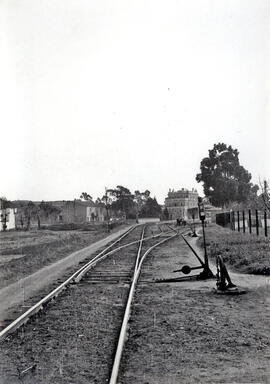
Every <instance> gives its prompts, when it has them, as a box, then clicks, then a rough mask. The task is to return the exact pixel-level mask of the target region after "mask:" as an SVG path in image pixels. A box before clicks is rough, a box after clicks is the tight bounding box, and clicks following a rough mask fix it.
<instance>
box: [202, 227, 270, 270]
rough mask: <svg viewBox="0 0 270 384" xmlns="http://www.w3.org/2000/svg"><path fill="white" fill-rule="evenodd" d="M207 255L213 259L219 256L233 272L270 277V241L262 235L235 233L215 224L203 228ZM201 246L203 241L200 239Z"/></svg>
mask: <svg viewBox="0 0 270 384" xmlns="http://www.w3.org/2000/svg"><path fill="white" fill-rule="evenodd" d="M205 237H206V244H207V250H208V255H209V256H210V258H212V259H215V257H216V255H217V254H221V256H222V257H223V260H224V262H225V263H226V264H227V265H229V266H231V267H232V268H233V269H234V270H236V271H239V272H243V273H251V274H262V275H270V240H269V237H265V236H263V235H259V236H257V235H255V234H249V233H245V234H244V233H240V232H235V231H232V230H230V229H227V228H223V227H221V226H218V225H216V224H211V225H209V226H207V227H206V228H205ZM200 245H201V246H203V240H202V239H200Z"/></svg>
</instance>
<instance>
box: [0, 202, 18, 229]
mask: <svg viewBox="0 0 270 384" xmlns="http://www.w3.org/2000/svg"><path fill="white" fill-rule="evenodd" d="M16 211H17V210H16V208H5V209H0V231H4V226H5V224H6V230H9V229H14V228H15V227H16V225H15V214H16Z"/></svg>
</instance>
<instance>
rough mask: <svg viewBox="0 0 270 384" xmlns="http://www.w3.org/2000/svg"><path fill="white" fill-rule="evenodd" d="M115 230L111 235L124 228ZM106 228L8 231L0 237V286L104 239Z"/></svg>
mask: <svg viewBox="0 0 270 384" xmlns="http://www.w3.org/2000/svg"><path fill="white" fill-rule="evenodd" d="M125 225H126V224H124V223H121V226H120V225H119V226H115V228H113V230H112V232H113V231H116V230H118V229H120V228H121V227H124V226H125ZM107 235H108V232H107V226H106V225H105V224H102V225H92V226H90V225H88V226H87V228H86V226H81V227H78V228H77V227H76V229H72V230H66V229H63V228H62V229H59V228H57V229H56V230H48V229H45V230H38V229H32V230H30V231H8V232H1V233H0V266H1V268H0V286H1V287H3V286H6V285H8V284H11V283H13V282H14V281H17V280H19V279H21V278H23V277H25V276H27V275H30V274H31V273H33V272H36V271H37V270H38V269H40V268H41V267H43V266H45V265H48V264H51V263H53V262H55V261H57V260H60V259H62V258H64V257H65V256H68V255H69V254H71V253H72V252H75V251H77V250H79V249H82V248H84V247H87V246H88V245H90V244H92V243H94V242H96V241H98V240H100V239H102V238H104V237H106V236H107Z"/></svg>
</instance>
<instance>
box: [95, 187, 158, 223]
mask: <svg viewBox="0 0 270 384" xmlns="http://www.w3.org/2000/svg"><path fill="white" fill-rule="evenodd" d="M150 195H151V192H150V191H149V190H145V191H144V192H140V191H139V190H136V191H135V192H134V193H131V191H130V190H129V189H128V188H126V187H123V186H122V185H117V187H116V188H114V189H106V193H105V195H104V196H103V197H102V198H98V199H97V200H96V203H97V204H99V205H101V206H104V207H105V208H106V209H107V210H108V211H109V210H110V211H114V212H117V213H118V214H120V215H121V214H122V215H123V216H125V217H126V218H136V217H138V216H140V217H158V216H160V215H161V207H160V205H159V204H158V202H157V200H156V198H155V197H153V198H152V197H151V196H150Z"/></svg>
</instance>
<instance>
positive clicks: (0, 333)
mask: <svg viewBox="0 0 270 384" xmlns="http://www.w3.org/2000/svg"><path fill="white" fill-rule="evenodd" d="M138 226H140V225H135V226H133V227H132V228H129V229H128V230H127V231H126V232H125V233H124V234H123V235H122V236H120V237H119V238H118V239H117V240H116V241H115V242H113V243H112V244H110V245H109V246H108V247H106V248H105V249H104V250H102V251H101V252H100V253H99V254H98V255H96V256H95V257H94V258H93V259H92V260H90V261H89V262H88V263H86V264H84V265H83V266H82V267H81V268H79V269H78V270H77V271H76V272H74V273H73V274H72V275H71V276H70V277H69V278H68V279H66V280H65V281H64V282H63V283H62V284H60V285H59V286H58V287H56V288H55V289H54V290H53V291H51V292H50V293H49V294H48V295H47V296H45V297H44V298H43V299H41V300H40V301H38V302H37V303H36V304H34V305H33V306H32V307H31V308H29V309H28V310H27V311H26V312H24V313H23V314H22V315H21V316H19V317H18V318H17V319H15V320H14V321H13V322H11V323H10V324H9V325H8V326H7V327H6V328H4V329H3V330H2V331H0V341H1V340H3V339H4V338H5V337H6V336H7V335H9V334H10V333H12V332H14V331H15V330H16V329H18V328H19V327H21V326H22V325H23V324H25V323H27V321H28V320H29V319H30V317H32V316H33V315H34V314H36V313H37V312H39V311H40V310H41V309H42V308H43V306H44V305H45V304H46V303H47V302H49V301H50V300H51V299H53V298H54V297H57V296H58V295H59V294H60V293H61V292H62V291H63V290H64V289H66V288H67V286H68V285H69V284H71V283H73V282H79V281H80V279H81V278H82V276H83V275H84V274H85V273H86V272H88V271H89V269H90V268H92V267H93V266H94V265H95V264H96V263H97V262H99V261H101V260H103V259H104V258H105V257H107V256H109V255H111V254H113V253H115V252H117V251H119V250H120V249H123V248H126V247H128V246H131V245H133V244H136V243H138V242H140V241H141V240H136V241H133V242H131V243H128V244H125V245H122V246H121V247H118V248H116V249H114V250H112V251H109V252H107V253H105V252H106V251H108V250H109V249H110V248H111V247H113V246H114V245H116V244H117V243H119V241H121V240H122V239H123V238H125V237H126V236H127V235H128V234H129V233H130V232H132V231H133V230H134V229H135V228H137V227H138ZM164 233H166V232H164ZM167 233H168V232H167ZM158 236H161V234H158V235H155V236H150V237H148V238H144V241H146V240H149V239H152V238H154V237H158ZM77 277H78V279H77Z"/></svg>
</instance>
